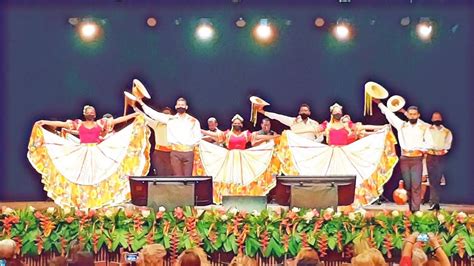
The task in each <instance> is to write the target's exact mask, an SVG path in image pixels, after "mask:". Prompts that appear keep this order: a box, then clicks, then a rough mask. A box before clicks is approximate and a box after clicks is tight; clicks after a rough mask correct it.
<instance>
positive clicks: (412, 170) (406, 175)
mask: <svg viewBox="0 0 474 266" xmlns="http://www.w3.org/2000/svg"><path fill="white" fill-rule="evenodd" d="M400 170H401V171H402V177H403V181H404V182H405V189H406V190H407V191H408V195H409V197H410V202H409V206H410V211H412V212H415V211H419V210H420V204H421V174H422V172H423V157H422V156H420V157H405V156H402V157H400Z"/></svg>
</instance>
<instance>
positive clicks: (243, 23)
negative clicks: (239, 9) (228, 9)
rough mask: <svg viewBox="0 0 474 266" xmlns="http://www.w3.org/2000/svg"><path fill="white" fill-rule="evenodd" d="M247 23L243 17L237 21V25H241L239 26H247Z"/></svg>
mask: <svg viewBox="0 0 474 266" xmlns="http://www.w3.org/2000/svg"><path fill="white" fill-rule="evenodd" d="M245 25H247V22H246V21H245V20H244V19H243V18H242V17H240V18H239V19H238V20H237V21H236V22H235V26H237V27H239V28H243V27H245Z"/></svg>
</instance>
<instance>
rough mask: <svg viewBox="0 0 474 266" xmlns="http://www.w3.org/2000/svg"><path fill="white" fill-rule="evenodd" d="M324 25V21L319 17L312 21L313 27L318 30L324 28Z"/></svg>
mask: <svg viewBox="0 0 474 266" xmlns="http://www.w3.org/2000/svg"><path fill="white" fill-rule="evenodd" d="M324 23H325V21H324V19H323V18H321V17H318V18H316V19H315V20H314V25H315V26H316V27H318V28H321V27H322V26H324Z"/></svg>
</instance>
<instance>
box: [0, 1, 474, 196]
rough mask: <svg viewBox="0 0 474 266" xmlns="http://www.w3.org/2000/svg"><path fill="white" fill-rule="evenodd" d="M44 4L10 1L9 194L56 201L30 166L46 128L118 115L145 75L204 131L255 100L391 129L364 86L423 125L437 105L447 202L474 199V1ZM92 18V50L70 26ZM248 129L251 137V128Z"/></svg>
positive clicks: (5, 74) (2, 16)
mask: <svg viewBox="0 0 474 266" xmlns="http://www.w3.org/2000/svg"><path fill="white" fill-rule="evenodd" d="M40 2H46V1H7V2H4V3H3V4H2V6H1V10H0V12H1V13H0V28H1V31H2V32H1V37H2V42H1V43H2V44H1V45H2V49H1V52H2V64H1V66H0V67H1V69H0V70H1V75H2V86H1V100H0V101H1V105H0V106H1V107H0V108H1V111H2V112H1V113H2V123H1V125H2V128H1V133H2V137H1V145H2V148H3V154H2V157H3V159H2V161H1V163H2V165H1V167H2V168H1V169H2V171H1V182H0V200H9V201H18V200H31V201H32V200H44V199H45V198H46V194H45V192H44V191H43V186H42V184H41V182H40V175H39V174H38V173H36V172H35V171H34V169H33V168H32V167H31V165H30V164H29V162H28V160H27V158H26V152H27V144H28V139H29V136H30V132H31V128H32V125H33V123H34V122H35V121H36V120H39V119H59V120H65V119H71V118H80V117H81V113H82V106H83V105H84V104H92V105H95V106H96V109H97V112H98V116H102V114H104V113H108V112H109V113H112V114H114V115H115V116H119V115H120V114H121V112H122V110H123V109H122V108H123V91H124V90H130V87H131V80H132V79H133V78H138V79H140V80H142V81H143V83H144V84H145V85H146V87H147V88H148V90H149V91H150V93H151V95H152V100H151V101H150V102H149V103H150V104H152V105H155V106H160V107H163V106H174V102H175V100H176V98H178V97H180V96H184V97H186V98H187V99H188V101H189V106H190V109H189V111H190V112H191V113H192V114H193V115H195V116H196V117H197V118H199V119H200V121H201V122H202V124H205V121H206V120H207V118H208V117H209V116H215V117H217V119H218V120H219V121H220V127H221V128H222V129H226V128H228V126H229V125H230V121H229V120H230V119H231V117H232V116H233V115H234V114H235V113H239V114H241V115H242V116H243V117H245V118H246V119H247V118H249V115H250V114H249V113H250V112H249V111H250V104H249V101H248V97H249V96H251V95H258V96H260V97H262V98H264V99H265V100H267V101H269V102H270V103H271V106H269V108H267V110H271V111H275V112H278V113H283V114H289V115H294V114H296V112H297V108H298V106H299V104H301V103H303V102H306V103H308V104H310V105H311V106H312V112H313V115H312V116H313V118H314V119H316V120H318V121H322V120H325V119H328V117H329V110H328V109H329V106H330V105H332V104H333V103H334V102H336V101H337V102H338V103H340V104H341V105H343V106H344V110H345V112H347V113H349V114H350V115H351V116H352V118H353V120H355V121H362V122H364V123H371V124H383V123H386V121H385V119H384V118H383V117H382V116H381V115H380V112H379V111H378V108H376V107H375V106H374V112H375V115H374V116H373V117H363V99H364V96H363V85H364V83H365V82H366V81H368V80H375V81H377V82H380V83H381V84H383V85H384V86H386V88H387V89H388V90H389V92H390V93H391V94H400V95H402V96H404V97H405V98H406V99H407V102H408V105H418V106H419V107H420V109H421V113H422V118H423V119H424V120H425V121H430V116H431V113H432V112H433V111H441V112H442V113H443V114H444V119H445V121H446V123H445V124H446V126H447V127H449V128H450V129H452V131H453V134H454V143H453V149H452V152H450V154H449V163H448V169H447V171H446V177H447V178H448V185H447V186H446V187H445V189H444V192H443V201H445V202H456V203H460V202H464V203H467V202H470V203H474V197H473V196H472V188H473V187H474V179H473V177H472V174H471V173H472V170H473V163H472V157H471V150H472V147H473V145H472V144H473V142H472V140H471V132H472V131H471V128H472V126H471V124H472V116H471V113H472V110H473V107H472V106H473V104H472V99H473V97H472V93H471V91H472V85H473V78H472V75H473V69H474V68H473V63H472V61H473V51H472V47H474V41H473V40H474V39H473V32H474V31H473V28H474V19H473V18H474V11H473V10H474V9H473V6H472V5H470V4H452V5H449V4H440V3H442V2H448V1H437V2H438V4H430V3H429V1H422V2H420V1H415V2H418V3H415V4H411V5H410V4H406V3H407V2H408V1H392V2H391V1H372V2H378V4H370V3H368V4H358V3H356V2H357V1H355V0H354V1H353V2H354V3H353V4H344V5H343V4H337V3H335V2H337V1H301V2H298V1H274V2H272V1H243V2H240V3H234V2H236V1H234V2H233V1H230V0H229V1H208V2H206V3H204V4H203V3H202V2H201V4H197V3H196V2H198V1H177V2H176V1H175V2H173V1H158V2H154V1H82V4H78V3H77V1H70V2H69V1H62V2H57V1H56V2H54V1H53V2H48V3H40ZM79 2H80V1H79ZM99 2H100V3H99ZM132 2H133V4H132ZM359 2H360V1H359ZM390 2H391V3H392V4H388V3H390ZM394 2H396V3H394ZM402 2H404V3H403V4H402ZM454 2H455V1H453V3H454ZM66 3H67V4H66ZM288 3H292V4H291V5H289V4H288ZM89 16H91V17H95V18H98V19H103V20H104V22H105V24H104V26H103V27H104V35H103V38H102V40H101V42H99V43H98V44H96V45H86V44H84V43H82V42H81V41H80V40H79V39H78V38H77V36H76V34H75V29H74V27H73V26H71V25H70V24H69V23H68V18H71V17H89ZM148 16H155V17H156V18H157V20H158V25H157V27H155V28H150V27H148V26H147V25H146V23H145V21H146V18H147V17H148ZM240 16H242V17H244V18H245V19H246V21H247V26H246V27H245V28H243V29H240V28H237V27H236V26H235V25H234V22H235V20H236V19H237V18H238V17H240ZM317 16H321V17H323V18H324V19H325V20H326V25H325V26H324V27H323V28H321V29H319V28H316V27H314V24H313V21H314V19H315V18H316V17H317ZM405 16H409V17H410V18H411V22H412V23H411V24H410V25H409V26H408V27H403V26H401V25H400V19H401V18H402V17H405ZM203 17H205V18H210V19H211V21H212V23H213V25H214V26H215V27H216V30H217V33H218V35H217V39H216V41H215V42H212V43H210V44H202V43H199V42H197V41H196V40H195V37H194V29H195V27H196V25H197V23H198V21H199V18H203ZM263 17H266V18H269V19H270V22H271V23H272V24H273V25H275V26H276V27H277V28H278V38H277V40H276V41H275V42H274V43H273V44H272V45H270V46H266V47H262V46H259V45H256V44H255V42H254V40H253V38H252V37H251V30H252V28H253V26H254V25H255V23H257V22H258V20H259V19H260V18H263ZM339 17H344V18H347V19H349V20H350V21H351V23H353V24H354V27H355V38H354V39H353V40H352V41H351V42H349V43H346V44H340V43H337V42H336V41H334V39H333V38H332V37H331V35H330V34H329V33H328V25H330V24H334V23H335V21H336V20H337V19H338V18H339ZM420 17H430V18H431V19H433V20H434V21H435V22H436V27H435V30H436V32H435V36H434V39H433V41H432V42H431V43H428V44H426V43H421V42H420V41H419V40H417V39H416V37H415V36H414V34H413V29H414V25H415V23H416V22H417V21H418V20H419V18H420ZM177 24H178V25H177ZM456 25H457V26H456ZM274 125H275V127H276V128H278V129H280V130H281V129H283V127H281V125H279V124H278V123H275V124H274ZM246 126H247V127H248V128H249V129H253V128H252V127H251V125H250V124H249V123H247V124H246ZM399 179H400V173H399V170H398V167H397V169H396V171H395V173H394V175H393V177H392V180H391V181H390V182H389V183H388V184H387V185H386V194H387V195H390V194H391V192H392V191H393V189H394V187H395V186H396V184H397V182H398V180H399Z"/></svg>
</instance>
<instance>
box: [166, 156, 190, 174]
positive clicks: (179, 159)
mask: <svg viewBox="0 0 474 266" xmlns="http://www.w3.org/2000/svg"><path fill="white" fill-rule="evenodd" d="M170 157H171V168H172V169H173V175H174V176H191V175H192V174H193V162H194V152H192V151H187V152H182V151H171V153H170Z"/></svg>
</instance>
